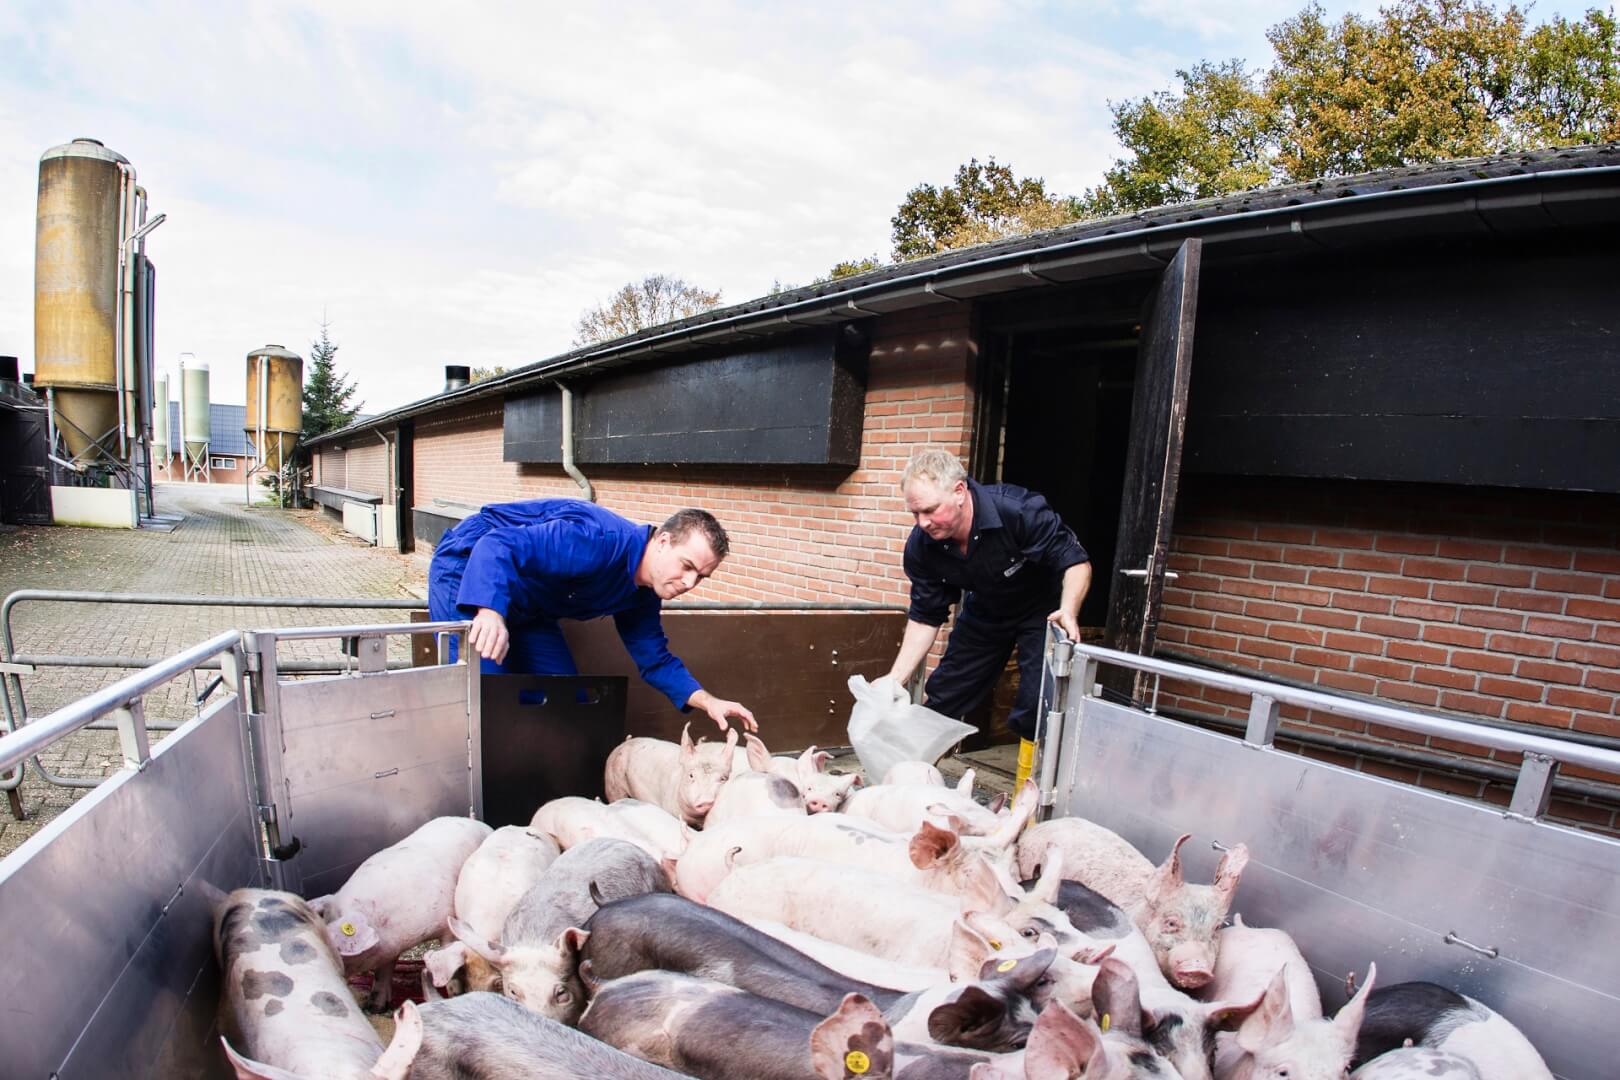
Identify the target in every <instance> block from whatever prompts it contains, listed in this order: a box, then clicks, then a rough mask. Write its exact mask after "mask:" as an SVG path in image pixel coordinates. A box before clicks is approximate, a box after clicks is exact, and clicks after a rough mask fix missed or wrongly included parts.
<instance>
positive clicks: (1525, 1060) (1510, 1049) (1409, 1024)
mask: <svg viewBox="0 0 1620 1080" xmlns="http://www.w3.org/2000/svg"><path fill="white" fill-rule="evenodd" d="M1407 1040H1411V1044H1414V1045H1417V1046H1426V1047H1429V1048H1431V1049H1435V1050H1445V1051H1448V1052H1449V1053H1452V1054H1455V1055H1457V1056H1458V1057H1464V1058H1467V1059H1468V1060H1469V1061H1471V1062H1473V1064H1474V1067H1475V1068H1477V1069H1478V1070H1479V1075H1480V1078H1481V1080H1552V1072H1551V1070H1549V1069H1548V1068H1547V1063H1546V1062H1544V1061H1543V1060H1541V1055H1540V1054H1538V1053H1536V1048H1535V1047H1534V1046H1532V1045H1530V1040H1529V1039H1526V1038H1525V1037H1524V1034H1523V1033H1522V1032H1520V1031H1519V1029H1518V1028H1516V1027H1514V1026H1513V1025H1512V1024H1510V1023H1508V1022H1507V1020H1505V1019H1503V1018H1502V1016H1501V1015H1500V1014H1498V1013H1496V1012H1495V1011H1493V1010H1492V1009H1491V1008H1490V1007H1489V1006H1486V1005H1483V1004H1481V1003H1480V1002H1478V1001H1475V1000H1474V999H1473V998H1471V997H1467V996H1465V995H1463V994H1459V993H1457V992H1455V991H1453V990H1447V989H1446V988H1445V987H1443V986H1436V985H1435V984H1434V983H1428V982H1408V983H1397V984H1396V985H1394V986H1390V987H1386V988H1384V989H1382V990H1375V991H1373V993H1372V995H1371V996H1370V997H1369V998H1368V999H1367V1013H1366V1018H1365V1019H1364V1020H1363V1021H1362V1024H1361V1034H1360V1037H1359V1038H1358V1039H1357V1041H1356V1062H1355V1063H1356V1064H1360V1063H1362V1062H1367V1061H1370V1060H1372V1059H1373V1058H1376V1057H1377V1056H1378V1055H1379V1054H1382V1053H1385V1052H1386V1051H1389V1050H1394V1049H1398V1048H1399V1047H1401V1046H1402V1045H1403V1044H1406V1043H1407Z"/></svg>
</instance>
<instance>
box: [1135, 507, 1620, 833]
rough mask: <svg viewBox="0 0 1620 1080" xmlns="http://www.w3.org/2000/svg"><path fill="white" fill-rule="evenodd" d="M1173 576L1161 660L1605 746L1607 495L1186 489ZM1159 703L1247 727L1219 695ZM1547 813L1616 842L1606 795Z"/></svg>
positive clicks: (1296, 723) (1614, 690)
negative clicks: (1241, 671)
mask: <svg viewBox="0 0 1620 1080" xmlns="http://www.w3.org/2000/svg"><path fill="white" fill-rule="evenodd" d="M1170 566H1171V569H1173V570H1175V571H1176V572H1177V573H1178V574H1179V575H1180V578H1179V580H1177V581H1176V582H1174V583H1173V584H1171V585H1170V586H1168V587H1167V588H1166V590H1165V609H1164V616H1163V623H1162V625H1161V626H1160V629H1159V643H1160V647H1161V649H1165V650H1171V651H1174V652H1177V653H1181V654H1186V655H1190V656H1194V657H1199V658H1202V659H1205V660H1212V661H1216V662H1219V663H1225V664H1231V665H1236V666H1239V667H1242V668H1247V669H1249V670H1252V671H1255V672H1258V673H1261V674H1265V675H1272V676H1278V677H1281V678H1284V679H1290V680H1294V681H1297V682H1302V683H1306V684H1311V685H1315V686H1320V687H1322V688H1323V689H1328V690H1335V691H1344V692H1349V693H1353V694H1362V695H1368V696H1373V695H1375V696H1377V697H1378V698H1379V699H1381V700H1384V701H1387V702H1395V703H1404V704H1408V705H1411V706H1416V707H1419V708H1424V709H1431V710H1437V711H1440V712H1444V713H1448V714H1451V715H1454V716H1456V717H1458V718H1461V719H1485V720H1489V721H1494V722H1503V723H1509V724H1524V725H1531V726H1533V727H1544V728H1548V729H1551V730H1552V731H1553V732H1570V731H1573V732H1579V733H1585V734H1590V735H1597V736H1608V737H1620V499H1616V498H1615V497H1612V496H1595V495H1581V494H1560V493H1551V492H1507V491H1478V490H1474V491H1470V490H1465V489H1434V488H1419V487H1415V486H1403V485H1382V484H1370V483H1347V482H1341V483H1331V482H1313V483H1294V482H1286V481H1269V482H1268V481H1261V480H1215V479H1210V478H1188V479H1187V480H1186V481H1185V487H1184V491H1183V496H1182V499H1181V502H1180V504H1179V506H1178V510H1177V517H1176V527H1175V538H1174V547H1173V552H1172V556H1171V562H1170ZM1164 694H1165V696H1163V697H1161V705H1162V706H1163V707H1165V708H1168V709H1181V710H1185V711H1188V712H1192V713H1196V714H1199V715H1204V716H1225V717H1229V718H1234V719H1236V718H1241V717H1243V716H1245V715H1246V711H1247V700H1246V699H1244V698H1241V697H1237V696H1233V695H1226V694H1222V693H1220V692H1218V691H1204V692H1202V693H1197V692H1195V690H1194V688H1191V687H1187V686H1179V685H1171V684H1169V683H1166V684H1165V687H1164ZM1283 718H1284V721H1285V729H1287V728H1288V727H1290V726H1292V727H1297V728H1299V729H1301V730H1315V731H1318V732H1321V733H1324V734H1331V735H1337V736H1347V735H1348V736H1350V737H1352V738H1355V739H1361V740H1367V741H1371V742H1374V743H1379V744H1382V745H1387V746H1395V747H1400V746H1402V745H1403V744H1405V745H1406V746H1407V747H1408V748H1411V747H1412V745H1413V744H1416V745H1417V746H1419V747H1421V748H1423V749H1425V750H1430V751H1437V752H1439V753H1441V754H1442V755H1455V756H1456V757H1457V758H1459V759H1468V758H1478V757H1481V756H1484V755H1480V754H1479V752H1478V751H1476V750H1474V749H1473V748H1469V747H1465V746H1461V745H1457V744H1451V743H1447V742H1446V741H1445V740H1440V739H1426V738H1423V737H1419V736H1411V735H1407V734H1405V733H1401V732H1395V731H1390V730H1384V729H1377V728H1375V729H1374V730H1371V731H1369V730H1367V726H1366V725H1364V724H1361V723H1359V722H1353V721H1346V720H1344V719H1341V718H1337V717H1331V716H1323V715H1318V714H1306V713H1303V712H1300V711H1298V710H1284V712H1283ZM1314 752H1315V753H1317V754H1318V755H1319V756H1334V755H1329V754H1328V753H1327V752H1325V751H1314ZM1336 756H1337V757H1338V758H1341V759H1343V761H1344V763H1346V764H1351V765H1354V766H1357V767H1362V768H1366V769H1368V770H1369V771H1378V772H1380V773H1382V774H1384V775H1389V776H1393V777H1396V778H1399V779H1404V780H1408V781H1413V782H1421V783H1424V784H1426V785H1428V786H1431V787H1437V788H1443V789H1445V790H1448V791H1454V792H1457V793H1460V794H1466V795H1470V796H1475V797H1481V798H1486V799H1490V800H1492V801H1496V802H1505V801H1506V799H1507V794H1508V790H1509V788H1510V785H1504V784H1502V783H1493V782H1491V781H1489V780H1486V779H1480V778H1476V777H1472V776H1468V775H1466V774H1465V773H1463V772H1461V771H1455V770H1447V769H1446V768H1444V767H1443V766H1442V767H1439V768H1435V769H1427V770H1420V769H1418V768H1416V767H1411V766H1403V765H1391V764H1389V763H1387V762H1375V761H1368V760H1366V759H1363V758H1360V757H1358V756H1357V755H1355V754H1339V755H1336ZM1497 757H1498V758H1499V759H1500V764H1502V765H1506V766H1512V765H1515V764H1516V763H1517V756H1516V755H1506V754H1502V755H1497ZM1562 775H1564V776H1567V777H1570V778H1572V779H1577V780H1581V779H1586V780H1591V779H1603V778H1600V777H1594V776H1593V775H1592V774H1589V773H1586V772H1584V771H1583V770H1580V769H1565V770H1564V771H1563V773H1562ZM1608 779H1613V778H1608ZM1554 813H1555V816H1558V817H1562V818H1564V819H1566V820H1572V821H1580V822H1585V823H1590V824H1596V825H1598V826H1600V827H1604V828H1608V829H1615V828H1616V826H1617V820H1616V816H1615V807H1614V805H1613V804H1612V803H1607V802H1606V800H1605V799H1602V798H1594V799H1591V800H1570V799H1560V800H1557V802H1556V805H1555V808H1554Z"/></svg>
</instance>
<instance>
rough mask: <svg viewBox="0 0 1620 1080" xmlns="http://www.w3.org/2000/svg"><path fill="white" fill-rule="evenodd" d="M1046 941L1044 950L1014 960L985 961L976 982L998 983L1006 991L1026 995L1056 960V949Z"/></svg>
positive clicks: (993, 959)
mask: <svg viewBox="0 0 1620 1080" xmlns="http://www.w3.org/2000/svg"><path fill="white" fill-rule="evenodd" d="M1046 940H1047V941H1048V943H1049V944H1048V945H1047V946H1046V947H1045V948H1042V949H1039V950H1037V951H1035V952H1032V953H1030V954H1029V955H1028V956H1020V957H1018V958H1017V959H1016V960H1014V959H1012V958H1010V957H1009V958H1008V959H1005V960H997V959H995V958H991V959H989V960H986V961H985V963H984V966H983V967H981V968H980V969H979V978H978V981H979V982H998V983H1001V984H1002V986H1003V987H1004V988H1006V989H1008V990H1012V991H1016V992H1017V993H1020V994H1028V993H1029V991H1030V988H1031V987H1033V986H1034V985H1035V984H1036V983H1037V982H1040V980H1041V978H1042V977H1043V976H1045V974H1046V972H1047V970H1048V969H1049V968H1051V966H1052V964H1053V962H1054V961H1056V960H1057V949H1056V948H1054V947H1052V946H1051V944H1050V942H1051V940H1052V939H1051V938H1050V937H1048V938H1047V939H1046Z"/></svg>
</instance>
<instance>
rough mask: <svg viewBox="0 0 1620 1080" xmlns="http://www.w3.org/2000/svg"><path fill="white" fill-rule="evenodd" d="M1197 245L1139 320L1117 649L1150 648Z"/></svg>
mask: <svg viewBox="0 0 1620 1080" xmlns="http://www.w3.org/2000/svg"><path fill="white" fill-rule="evenodd" d="M1202 252H1203V241H1202V240H1198V239H1196V238H1195V239H1191V240H1187V241H1185V242H1183V243H1182V245H1181V248H1180V250H1179V251H1177V252H1176V257H1175V258H1174V259H1172V260H1171V261H1170V265H1168V266H1166V267H1165V269H1164V273H1163V275H1162V276H1161V277H1160V278H1159V286H1158V289H1157V291H1156V292H1155V294H1154V296H1153V298H1152V300H1151V302H1150V308H1149V311H1148V314H1147V317H1146V318H1145V319H1144V321H1143V325H1142V343H1141V347H1140V350H1141V351H1140V353H1139V359H1138V361H1137V367H1136V389H1135V393H1134V396H1133V399H1132V402H1131V436H1130V439H1131V442H1130V450H1129V452H1128V454H1127V457H1126V463H1125V492H1124V500H1123V506H1122V507H1121V511H1120V517H1119V540H1118V544H1117V547H1116V550H1115V555H1114V568H1115V569H1114V574H1115V577H1114V581H1113V582H1112V587H1111V588H1110V589H1109V604H1108V628H1107V632H1106V637H1105V641H1106V644H1107V645H1108V647H1109V648H1111V649H1118V650H1120V651H1122V652H1132V653H1139V654H1142V655H1147V654H1150V653H1152V651H1153V639H1154V636H1155V634H1156V633H1157V630H1158V624H1159V610H1160V607H1161V605H1162V603H1163V598H1164V579H1165V573H1164V570H1165V561H1166V559H1167V558H1168V556H1169V552H1170V527H1171V523H1172V521H1173V519H1174V517H1175V510H1176V486H1177V481H1178V480H1179V478H1180V474H1181V439H1182V432H1183V430H1184V429H1185V427H1186V423H1187V380H1188V376H1189V375H1190V374H1191V372H1192V347H1193V317H1194V313H1195V311H1196V309H1197V306H1198V266H1199V259H1200V256H1201V255H1202ZM1147 679H1148V676H1146V675H1136V676H1134V677H1122V678H1120V679H1119V680H1118V681H1115V680H1114V679H1110V680H1108V682H1109V684H1110V685H1111V686H1112V687H1113V688H1114V689H1116V690H1119V691H1121V692H1126V693H1129V694H1130V695H1131V696H1132V697H1133V698H1135V699H1136V700H1138V701H1140V700H1142V697H1143V694H1142V691H1143V689H1144V688H1145V686H1146V685H1147Z"/></svg>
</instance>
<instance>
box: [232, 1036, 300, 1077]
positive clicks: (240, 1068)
mask: <svg viewBox="0 0 1620 1080" xmlns="http://www.w3.org/2000/svg"><path fill="white" fill-rule="evenodd" d="M219 1041H220V1042H221V1043H223V1044H224V1045H225V1056H226V1057H227V1058H229V1059H230V1061H231V1068H233V1069H235V1070H236V1078H237V1080H302V1078H301V1077H299V1076H298V1075H297V1074H296V1073H290V1072H288V1071H287V1070H286V1069H278V1068H276V1067H275V1066H274V1065H266V1064H265V1063H264V1062H262V1061H254V1060H253V1059H252V1058H245V1057H243V1056H242V1055H241V1054H238V1053H237V1052H236V1051H235V1050H232V1049H231V1044H230V1041H229V1040H227V1039H226V1038H225V1036H223V1035H221V1036H220V1037H219Z"/></svg>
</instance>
